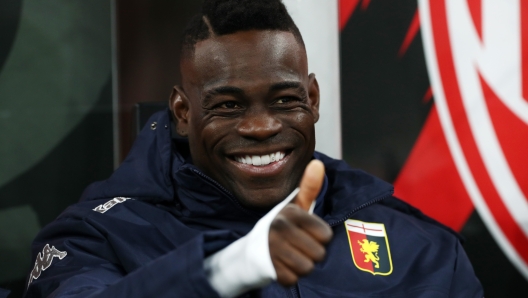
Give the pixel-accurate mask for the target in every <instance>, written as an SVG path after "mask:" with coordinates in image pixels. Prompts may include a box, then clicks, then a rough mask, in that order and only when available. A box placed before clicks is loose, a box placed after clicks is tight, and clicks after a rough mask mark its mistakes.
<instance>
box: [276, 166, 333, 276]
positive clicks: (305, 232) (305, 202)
mask: <svg viewBox="0 0 528 298" xmlns="http://www.w3.org/2000/svg"><path fill="white" fill-rule="evenodd" d="M323 179H324V165H323V163H322V162H320V161H318V160H312V161H311V162H310V163H309V164H308V166H307V167H306V169H305V171H304V175H303V177H302V179H301V183H300V186H299V188H300V191H299V194H298V195H297V197H296V199H295V201H294V203H293V204H288V205H287V206H286V207H284V209H282V211H280V212H279V214H277V216H276V217H275V219H274V220H273V222H272V223H271V226H270V230H269V238H268V239H269V249H270V256H271V260H272V263H273V266H274V267H275V271H276V273H277V282H278V283H279V284H281V285H284V286H291V285H294V284H295V283H297V280H298V279H299V277H300V276H303V275H307V274H308V273H310V272H311V271H312V270H313V268H314V263H315V262H319V261H322V260H323V259H324V257H325V253H326V250H325V247H324V245H325V244H326V243H328V242H329V241H330V239H332V229H331V228H330V227H329V226H328V224H327V223H326V222H324V221H323V220H322V219H321V218H319V217H318V216H316V215H311V214H308V212H307V211H308V210H309V208H310V206H311V204H312V202H313V201H314V200H315V199H316V198H317V195H318V194H319V191H320V190H321V186H322V185H323Z"/></svg>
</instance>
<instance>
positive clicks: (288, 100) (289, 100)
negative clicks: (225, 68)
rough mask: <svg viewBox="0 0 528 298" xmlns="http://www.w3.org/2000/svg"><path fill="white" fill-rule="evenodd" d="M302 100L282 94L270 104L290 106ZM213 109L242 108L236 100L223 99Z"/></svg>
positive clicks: (283, 106)
mask: <svg viewBox="0 0 528 298" xmlns="http://www.w3.org/2000/svg"><path fill="white" fill-rule="evenodd" d="M302 101H303V99H302V98H298V97H295V96H284V97H280V98H278V99H276V100H275V101H274V102H273V104H272V106H274V105H275V106H277V108H279V107H282V108H291V107H292V106H291V105H292V104H295V103H298V102H302ZM214 109H215V110H238V109H242V106H241V105H240V104H239V103H238V102H236V101H225V102H222V103H220V104H218V105H217V106H216V107H215V108H214Z"/></svg>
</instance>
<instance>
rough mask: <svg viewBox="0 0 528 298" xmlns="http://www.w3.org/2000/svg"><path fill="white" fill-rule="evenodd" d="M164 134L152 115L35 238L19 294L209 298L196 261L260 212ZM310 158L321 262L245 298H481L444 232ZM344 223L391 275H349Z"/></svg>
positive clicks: (380, 187)
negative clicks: (320, 225) (327, 231)
mask: <svg viewBox="0 0 528 298" xmlns="http://www.w3.org/2000/svg"><path fill="white" fill-rule="evenodd" d="M153 122H156V125H153V126H151V124H152V123H153ZM170 126H171V123H170V116H169V112H168V111H164V112H160V113H157V114H155V115H154V116H152V118H151V119H150V120H149V123H148V124H147V126H146V127H145V128H144V129H143V131H142V132H141V134H140V135H139V137H138V139H137V140H136V142H135V144H134V146H133V148H132V150H131V152H130V154H129V156H128V157H127V158H126V160H125V161H124V162H123V164H122V165H121V166H120V167H119V168H118V169H117V170H116V171H115V172H114V174H113V175H112V176H111V177H110V178H109V179H107V180H105V181H101V182H96V183H94V184H92V185H90V186H89V187H88V188H87V189H86V191H85V192H84V194H83V195H82V198H81V200H80V202H79V203H77V204H75V205H73V206H71V207H69V208H68V209H66V210H65V211H64V212H63V213H62V214H61V215H60V216H59V217H58V218H57V219H56V220H55V221H54V222H52V223H51V224H49V225H48V226H46V227H45V228H44V229H43V230H42V231H41V232H40V233H39V235H38V236H37V238H36V239H35V241H34V244H33V258H34V259H33V261H34V262H35V268H33V271H32V273H31V274H30V278H29V279H28V284H29V286H28V289H27V292H26V296H27V297H217V294H216V292H215V291H214V289H212V287H211V286H210V285H209V283H208V282H207V280H206V276H205V272H204V270H203V260H204V258H205V257H207V256H208V255H210V254H212V253H214V252H216V251H218V250H220V249H222V248H224V247H225V246H227V245H228V244H229V243H231V242H232V241H234V240H236V239H237V238H239V237H241V236H243V235H245V234H246V233H248V232H249V231H250V230H251V228H252V227H253V225H254V224H255V223H256V222H257V221H258V219H259V218H260V217H261V216H262V215H263V214H259V213H257V212H255V211H252V210H248V209H245V208H244V207H242V206H241V205H240V204H239V203H238V202H237V200H236V199H235V198H234V197H233V195H231V194H230V193H229V192H228V191H227V190H226V189H224V188H223V187H222V186H221V185H219V184H218V183H217V182H216V181H214V180H212V179H211V178H209V177H207V176H206V175H204V174H203V173H202V172H200V170H198V169H197V168H196V167H195V166H194V165H193V164H192V163H191V162H190V159H189V155H188V150H189V149H188V145H187V144H186V143H185V141H182V140H178V139H174V138H172V137H171V128H170ZM314 157H315V158H317V159H320V160H321V161H323V162H324V164H325V167H326V177H325V182H324V186H323V190H322V191H321V194H320V195H319V197H318V198H317V205H316V209H315V213H316V214H318V215H319V216H320V217H321V218H323V219H324V220H325V221H326V222H327V223H328V224H329V225H330V226H331V227H332V228H333V232H334V237H333V239H332V241H331V242H330V244H329V245H328V246H327V257H326V259H325V260H324V261H323V262H320V263H318V264H317V265H316V267H315V270H314V271H313V272H312V273H311V274H310V275H308V276H306V277H303V278H301V279H300V280H299V282H298V284H297V285H296V286H295V287H291V288H284V287H282V286H280V285H278V284H277V283H272V284H270V285H268V286H266V287H265V288H263V289H261V290H257V291H253V292H251V293H248V294H246V295H247V296H253V295H257V296H258V295H260V296H261V297H482V296H483V293H482V288H481V285H480V283H479V281H478V279H477V278H476V277H475V274H474V272H473V269H472V267H471V264H470V263H469V260H468V258H467V256H466V254H465V252H464V250H463V249H462V246H461V244H460V241H459V239H458V237H457V236H456V234H455V233H454V232H452V231H451V230H449V229H448V228H446V227H444V226H442V225H440V224H438V223H436V222H435V221H433V220H432V219H430V218H428V217H426V216H424V215H423V214H422V213H420V212H419V211H418V210H417V209H414V208H413V207H411V206H409V205H408V204H406V203H404V202H402V201H400V200H398V199H396V198H394V197H392V193H393V188H392V186H391V185H390V184H387V183H385V182H383V181H381V180H379V179H377V178H375V177H373V176H370V175H368V174H366V173H364V172H362V171H359V170H353V169H351V168H349V167H348V166H347V164H346V163H345V162H343V161H340V160H334V159H332V158H329V157H327V156H325V155H323V154H320V153H317V152H316V153H315V154H314ZM114 198H117V199H114ZM347 219H355V220H359V221H362V222H366V223H382V224H383V225H384V227H385V229H386V239H388V240H387V243H388V245H387V246H388V248H386V249H387V250H388V251H389V254H390V260H389V261H390V263H387V260H380V262H382V261H384V263H383V262H382V263H383V264H382V265H383V266H385V267H386V266H387V264H389V265H390V266H391V270H390V272H388V270H385V273H384V275H380V274H373V273H374V272H368V271H365V270H361V269H360V267H361V266H363V265H365V264H366V265H371V266H374V262H373V261H369V260H367V259H368V257H367V255H368V253H367V252H365V254H364V255H363V252H361V253H359V252H357V251H356V255H354V258H355V259H354V258H353V256H352V254H353V253H352V249H351V243H353V242H354V241H353V240H349V238H350V236H349V235H348V234H347V229H346V228H345V224H344V222H345V221H346V220H347ZM350 239H351V238H350ZM358 242H359V241H358ZM367 242H368V241H367ZM378 242H379V241H378ZM381 242H383V241H381ZM354 243H355V242H354ZM382 246H383V245H382ZM384 247H385V246H384ZM52 248H54V249H56V251H58V252H61V253H63V255H62V258H59V255H58V253H56V254H55V256H53V255H52V253H51V251H52ZM367 250H368V249H367ZM64 252H65V253H66V254H64ZM39 254H40V255H39ZM377 254H378V252H375V253H373V254H372V255H373V256H376V257H377V256H378V255H377ZM381 254H382V253H381V251H380V256H381ZM386 254H387V251H385V255H386ZM37 255H38V257H37ZM46 258H47V259H46ZM364 258H366V259H365V260H364ZM379 258H381V257H379ZM379 258H378V259H379ZM354 260H355V261H354ZM356 264H358V265H356ZM383 266H382V267H383ZM372 268H374V267H372ZM385 269H387V268H385ZM387 273H388V274H387Z"/></svg>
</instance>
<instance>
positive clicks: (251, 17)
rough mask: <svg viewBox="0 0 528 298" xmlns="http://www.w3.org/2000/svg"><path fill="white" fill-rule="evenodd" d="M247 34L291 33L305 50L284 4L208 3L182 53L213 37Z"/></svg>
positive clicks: (270, 0) (253, 0) (259, 0)
mask: <svg viewBox="0 0 528 298" xmlns="http://www.w3.org/2000/svg"><path fill="white" fill-rule="evenodd" d="M246 30H278V31H288V32H291V33H292V34H293V35H294V36H295V39H297V41H298V42H299V44H301V45H302V46H303V47H304V41H303V39H302V36H301V33H300V32H299V28H297V26H296V25H295V23H294V22H293V20H292V18H291V17H290V15H289V14H288V11H287V10H286V7H285V6H284V4H283V3H282V1H281V0H205V1H204V2H203V5H202V12H201V14H197V15H195V16H194V17H193V18H192V19H191V21H190V22H189V23H188V24H187V27H186V28H185V30H184V32H183V42H182V51H185V52H186V51H187V50H190V51H191V52H192V51H193V50H194V45H195V44H196V43H197V42H199V41H202V40H205V39H208V38H210V37H213V36H218V35H226V34H231V33H235V32H238V31H246Z"/></svg>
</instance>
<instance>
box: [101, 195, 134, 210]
mask: <svg viewBox="0 0 528 298" xmlns="http://www.w3.org/2000/svg"><path fill="white" fill-rule="evenodd" d="M126 200H130V198H123V197H117V198H113V199H111V200H110V201H108V202H106V203H104V204H101V205H99V206H97V207H95V208H94V209H93V211H97V212H99V213H105V212H106V211H108V210H110V208H112V207H114V206H115V205H117V204H119V203H123V202H124V201H126Z"/></svg>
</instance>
